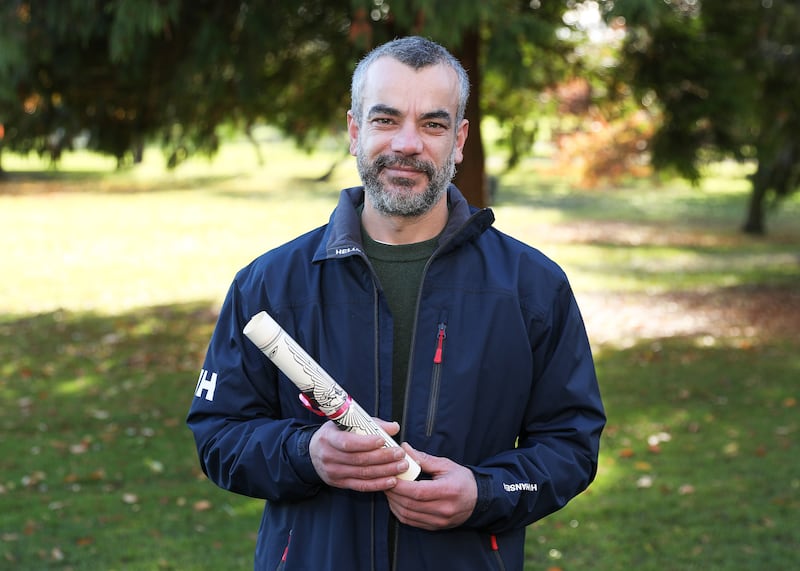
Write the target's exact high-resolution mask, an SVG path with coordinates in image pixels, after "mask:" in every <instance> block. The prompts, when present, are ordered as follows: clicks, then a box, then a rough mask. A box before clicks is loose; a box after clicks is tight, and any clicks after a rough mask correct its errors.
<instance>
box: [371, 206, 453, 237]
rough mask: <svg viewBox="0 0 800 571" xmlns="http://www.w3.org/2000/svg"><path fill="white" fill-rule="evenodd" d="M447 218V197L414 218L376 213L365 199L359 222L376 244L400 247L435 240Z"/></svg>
mask: <svg viewBox="0 0 800 571" xmlns="http://www.w3.org/2000/svg"><path fill="white" fill-rule="evenodd" d="M447 216H448V211H447V197H442V200H440V201H439V202H438V203H436V205H435V206H434V207H433V208H431V209H430V210H429V211H428V212H426V213H424V214H422V215H420V216H414V217H405V216H388V215H386V214H383V213H381V212H378V211H377V210H375V208H374V207H373V206H372V203H371V202H370V200H369V197H367V199H366V201H365V203H364V211H363V213H362V215H361V222H362V224H363V225H364V229H365V230H366V231H367V234H369V236H370V238H372V239H373V240H375V241H376V242H383V243H384V244H392V245H402V244H416V243H417V242H424V241H425V240H430V239H432V238H435V237H436V236H438V235H439V234H440V233H441V232H442V230H443V229H444V226H445V224H447Z"/></svg>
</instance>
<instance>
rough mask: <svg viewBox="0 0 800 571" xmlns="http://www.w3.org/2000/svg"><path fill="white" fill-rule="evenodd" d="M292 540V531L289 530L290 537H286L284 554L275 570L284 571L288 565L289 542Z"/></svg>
mask: <svg viewBox="0 0 800 571" xmlns="http://www.w3.org/2000/svg"><path fill="white" fill-rule="evenodd" d="M291 542H292V532H291V531H290V532H289V537H288V538H286V547H284V549H283V555H282V556H281V560H280V563H278V566H277V567H276V568H275V571H282V570H283V569H284V568H285V567H286V558H287V557H288V556H289V544H290V543H291Z"/></svg>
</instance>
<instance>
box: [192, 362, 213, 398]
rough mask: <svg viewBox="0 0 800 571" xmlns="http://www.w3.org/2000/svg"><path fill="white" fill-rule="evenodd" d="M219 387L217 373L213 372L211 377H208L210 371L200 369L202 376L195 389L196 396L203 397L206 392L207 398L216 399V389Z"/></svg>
mask: <svg viewBox="0 0 800 571" xmlns="http://www.w3.org/2000/svg"><path fill="white" fill-rule="evenodd" d="M216 389H217V374H216V373H211V378H209V377H208V371H206V370H205V369H200V378H199V379H197V388H195V390H194V396H196V397H197V398H201V397H202V396H203V392H205V393H206V400H210V401H213V400H214V391H215V390H216Z"/></svg>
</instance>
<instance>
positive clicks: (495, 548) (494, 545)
mask: <svg viewBox="0 0 800 571" xmlns="http://www.w3.org/2000/svg"><path fill="white" fill-rule="evenodd" d="M490 540H491V542H492V551H500V546H499V545H497V536H496V535H491V536H490Z"/></svg>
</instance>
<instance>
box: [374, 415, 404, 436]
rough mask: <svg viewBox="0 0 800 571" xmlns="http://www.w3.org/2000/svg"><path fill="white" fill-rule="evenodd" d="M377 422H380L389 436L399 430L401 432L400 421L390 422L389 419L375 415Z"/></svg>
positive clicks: (379, 424)
mask: <svg viewBox="0 0 800 571" xmlns="http://www.w3.org/2000/svg"><path fill="white" fill-rule="evenodd" d="M374 420H375V422H376V423H378V426H380V427H381V428H382V429H383V430H385V431H386V434H388V435H389V436H394V435H395V434H397V433H398V432H400V424H399V423H398V422H389V421H388V420H382V419H380V418H377V417H375V419H374Z"/></svg>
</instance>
